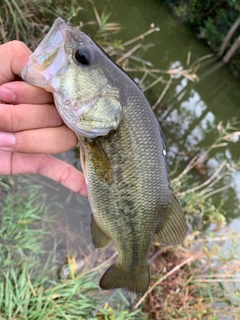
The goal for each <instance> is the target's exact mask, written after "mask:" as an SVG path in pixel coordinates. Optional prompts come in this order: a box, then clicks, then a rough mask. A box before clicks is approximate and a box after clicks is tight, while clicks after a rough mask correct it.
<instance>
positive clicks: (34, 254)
mask: <svg viewBox="0 0 240 320" xmlns="http://www.w3.org/2000/svg"><path fill="white" fill-rule="evenodd" d="M83 4H84V5H86V4H87V5H90V7H91V8H92V17H93V19H92V20H90V21H82V20H81V19H80V17H79V13H81V14H82V13H83ZM0 10H1V13H3V14H1V15H0V17H5V18H4V20H3V18H0V39H1V42H5V41H8V40H11V39H16V38H17V39H21V40H23V41H24V42H25V43H26V44H28V45H29V46H30V47H31V48H35V47H36V45H37V43H38V42H39V40H40V38H42V34H43V33H45V32H46V31H47V29H48V27H49V26H50V25H51V24H52V21H53V20H54V19H55V18H56V17H57V16H62V17H63V18H65V19H67V20H69V21H72V23H73V24H75V25H78V26H79V27H83V28H85V27H86V28H92V30H93V34H94V35H95V36H94V37H95V39H97V41H98V43H100V44H101V45H102V46H104V48H105V50H106V51H107V52H108V54H109V55H110V56H112V57H113V59H114V60H115V61H117V63H119V64H120V65H121V66H122V67H123V68H124V69H125V70H126V71H128V72H130V73H132V75H136V77H135V80H136V82H137V83H138V85H139V86H140V87H141V88H142V89H143V91H145V92H147V90H149V89H151V88H152V87H154V86H155V85H157V84H159V83H162V84H164V90H163V91H162V93H161V94H160V95H159V97H158V98H157V100H156V101H155V102H154V103H153V107H156V106H157V105H159V104H160V103H161V101H162V100H163V99H164V95H165V94H166V92H167V91H168V89H169V87H170V86H173V85H175V80H176V79H177V78H178V79H179V77H183V78H186V79H188V80H190V81H197V80H198V77H197V71H198V68H199V66H200V63H201V62H202V61H203V60H206V59H208V58H210V56H205V57H202V58H201V59H199V60H197V61H195V62H193V63H190V56H188V57H187V59H186V61H187V62H186V67H185V68H184V69H181V70H180V69H172V70H160V69H156V68H154V66H152V64H151V62H149V61H145V60H142V59H140V58H139V57H138V55H136V54H135V53H136V51H137V50H140V49H143V48H145V47H147V46H150V45H153V44H149V43H146V42H144V39H145V38H146V37H147V36H148V35H149V34H151V33H152V32H157V31H158V29H157V28H155V27H151V28H150V29H149V30H146V32H144V33H143V34H140V35H138V36H136V37H135V38H133V39H131V40H129V41H125V42H123V41H121V40H120V39H116V38H115V34H116V33H117V32H118V31H119V30H120V25H119V24H117V23H113V22H111V21H110V14H109V13H108V12H107V11H106V10H105V11H103V12H102V13H99V12H98V11H97V9H96V8H95V6H94V5H91V4H90V1H87V0H86V1H85V2H84V1H83V2H81V5H80V4H79V1H76V0H71V1H69V4H68V6H67V7H66V5H65V3H64V1H56V0H49V1H46V0H41V1H29V0H21V1H18V2H16V1H14V0H8V1H1V0H0ZM20 12H21V13H20ZM36 12H37V13H38V14H36ZM81 17H82V15H81ZM83 20H84V19H83ZM76 21H78V22H77V23H76ZM79 21H80V22H79ZM178 81H179V80H178ZM218 131H219V138H218V139H217V140H216V141H215V142H214V143H213V144H212V146H210V147H208V148H206V151H205V152H204V155H202V157H203V158H204V157H208V156H210V153H211V152H212V150H213V149H214V150H215V149H216V148H222V147H223V148H224V147H226V145H227V144H228V143H232V142H234V139H235V138H236V137H238V136H239V130H238V129H237V126H233V125H232V124H230V123H227V124H226V125H225V126H224V125H223V124H222V123H220V124H219V126H218ZM235 140H236V139H235ZM180 161H181V159H179V162H180ZM200 162H201V161H200V160H199V158H198V157H197V156H194V157H193V158H192V160H191V161H190V163H189V164H188V165H187V166H186V168H185V169H184V170H183V172H182V173H180V174H179V175H178V176H176V172H177V171H178V168H177V166H176V172H172V177H174V178H173V180H172V183H173V186H174V189H175V190H176V192H177V193H178V197H179V198H180V199H181V203H182V205H183V208H184V210H185V212H186V213H187V219H188V223H189V225H190V226H191V228H192V229H193V230H194V231H192V232H191V235H189V236H188V237H187V239H186V240H185V241H184V243H183V244H182V245H181V246H179V247H178V248H162V247H161V246H160V244H159V243H156V242H154V243H153V246H152V249H151V253H150V262H151V273H152V277H151V285H150V287H149V290H148V291H147V293H146V294H145V295H144V296H143V297H142V298H139V297H137V296H136V295H128V294H127V293H126V292H124V291H121V290H117V291H115V292H114V293H113V294H112V293H109V292H102V291H101V290H100V289H99V287H98V280H97V279H99V273H102V271H103V270H102V268H104V269H106V268H107V267H108V266H110V265H111V264H112V261H113V260H114V259H115V258H116V254H115V253H113V254H112V255H111V256H109V253H105V252H102V253H100V256H98V258H96V255H94V256H91V255H89V256H87V257H85V258H79V257H78V256H77V255H75V254H72V252H67V256H66V263H65V264H62V263H59V260H61V259H59V237H61V235H60V236H59V235H58V234H57V232H59V229H57V231H56V223H57V217H56V216H55V214H54V212H57V210H58V207H57V206H58V204H57V203H56V202H54V201H53V200H52V199H51V200H49V199H48V195H47V194H46V193H45V192H44V190H43V188H42V185H41V183H43V182H41V183H38V184H36V183H33V182H32V181H33V180H32V179H31V180H29V179H28V178H23V177H20V178H16V177H15V178H12V177H5V178H4V177H2V178H0V200H1V204H0V266H1V268H0V319H9V320H10V319H30V320H31V319H109V320H110V319H111V320H115V319H119V320H120V319H140V320H141V319H142V320H144V319H157V320H158V319H162V320H165V319H166V320H168V319H169V320H170V319H188V320H195V319H199V320H200V319H207V320H208V319H209V320H210V319H211V320H213V319H219V317H220V316H224V315H226V319H230V318H229V317H231V319H239V318H240V314H239V310H238V305H239V301H240V290H239V286H238V283H239V281H240V278H239V277H240V275H239V271H240V265H239V262H238V260H239V253H238V252H239V245H238V243H239V242H238V240H239V236H238V235H237V234H234V233H232V232H231V230H228V229H224V224H225V219H224V212H223V210H222V208H221V204H219V206H218V207H216V206H215V205H214V204H213V201H212V196H213V195H214V194H215V193H216V192H221V191H222V187H218V185H219V182H221V181H223V179H225V178H226V177H227V176H228V175H229V172H230V170H233V168H231V167H230V166H229V164H228V163H227V162H223V163H222V165H220V167H219V168H218V169H217V170H216V172H214V173H213V174H212V176H211V177H208V178H207V179H206V181H204V182H202V183H200V184H198V185H192V186H191V187H189V181H190V179H189V175H190V174H191V170H194V169H196V168H198V170H200V169H201V163H200ZM225 187H227V186H225ZM225 231H226V233H225ZM66 234H67V237H69V238H71V239H73V240H72V241H74V239H75V236H74V235H72V233H71V230H70V231H69V230H68V231H67V232H66ZM80 240H81V239H80ZM80 240H79V238H78V240H77V241H80ZM75 241H76V240H75ZM85 242H86V241H85ZM85 242H84V239H82V242H78V243H84V245H85ZM49 248H50V249H49ZM107 254H108V255H107ZM99 261H104V262H103V263H102V264H99ZM59 275H60V278H59Z"/></svg>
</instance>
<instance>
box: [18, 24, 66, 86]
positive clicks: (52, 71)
mask: <svg viewBox="0 0 240 320" xmlns="http://www.w3.org/2000/svg"><path fill="white" fill-rule="evenodd" d="M68 29H71V27H70V26H69V25H68V24H67V23H66V22H65V21H64V20H63V19H62V18H58V19H56V21H55V22H54V24H53V25H52V27H51V29H50V30H49V32H48V33H47V35H46V36H45V37H44V39H43V40H42V41H41V42H40V44H39V45H38V47H37V48H36V50H35V51H34V52H33V53H32V54H31V55H30V57H29V61H28V63H27V64H26V65H25V66H24V68H23V69H22V71H21V72H20V77H21V78H22V79H23V80H25V81H27V82H29V83H31V84H32V85H36V86H39V87H42V88H44V89H45V90H47V91H52V89H51V87H50V85H49V79H50V78H51V77H52V76H53V75H56V74H57V73H59V72H64V70H65V69H66V68H67V66H68V61H67V55H66V52H65V50H64V37H65V34H66V31H67V30H68Z"/></svg>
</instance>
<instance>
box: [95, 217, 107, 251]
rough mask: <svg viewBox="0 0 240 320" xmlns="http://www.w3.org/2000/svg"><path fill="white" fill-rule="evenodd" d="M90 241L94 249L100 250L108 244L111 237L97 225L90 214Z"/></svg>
mask: <svg viewBox="0 0 240 320" xmlns="http://www.w3.org/2000/svg"><path fill="white" fill-rule="evenodd" d="M91 233H92V242H93V245H94V248H95V250H97V251H98V250H101V249H104V248H106V247H108V246H109V245H110V243H111V242H112V239H111V238H110V237H109V236H108V235H107V234H106V233H105V232H104V231H102V229H101V228H100V227H99V226H98V225H97V223H96V221H95V220H94V217H93V215H92V219H91Z"/></svg>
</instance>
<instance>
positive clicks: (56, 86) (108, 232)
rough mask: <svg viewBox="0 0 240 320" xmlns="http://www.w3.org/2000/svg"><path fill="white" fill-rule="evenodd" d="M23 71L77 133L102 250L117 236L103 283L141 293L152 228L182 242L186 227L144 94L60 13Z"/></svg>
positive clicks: (164, 241)
mask: <svg viewBox="0 0 240 320" xmlns="http://www.w3.org/2000/svg"><path fill="white" fill-rule="evenodd" d="M21 76H22V78H23V79H24V80H25V81H27V82H29V83H31V84H33V85H36V86H39V87H42V88H45V89H46V90H48V91H50V92H52V93H53V96H54V101H55V104H56V107H57V110H58V112H59V114H60V116H61V117H62V119H63V121H64V122H65V123H66V124H67V125H68V126H69V127H70V128H71V129H72V130H73V131H74V132H75V133H76V135H77V137H78V139H79V143H80V151H81V152H80V153H81V163H82V168H83V171H84V175H85V178H86V183H87V188H88V196H89V201H90V205H91V208H92V220H91V233H92V241H93V245H94V247H95V249H96V250H101V249H104V248H106V247H107V246H108V245H109V244H110V243H111V242H112V241H113V242H114V244H115V246H116V249H117V250H118V259H117V261H116V263H115V264H113V265H112V266H111V267H110V268H109V269H108V270H107V271H106V272H105V274H104V275H103V276H102V278H101V280H100V287H101V288H102V289H114V288H126V289H128V290H130V291H133V292H137V293H144V292H145V291H146V290H147V288H148V286H149V281H150V274H149V265H148V260H147V258H148V253H149V249H150V246H151V243H152V240H153V237H154V235H156V237H157V240H158V241H159V242H160V243H161V245H177V244H179V243H181V242H182V241H183V240H184V238H185V236H186V232H187V226H186V221H185V215H184V213H183V211H182V209H181V207H180V205H179V203H178V200H177V199H176V197H175V195H174V193H173V190H172V189H171V187H170V183H169V180H168V173H167V165H166V159H165V155H166V151H165V144H164V141H163V136H162V133H161V129H160V126H159V123H158V121H157V119H156V117H155V115H154V113H153V111H152V109H151V107H150V105H149V103H148V101H147V99H146V98H145V96H144V94H143V92H142V91H141V90H140V89H139V87H138V86H137V85H136V83H135V82H134V81H133V80H132V79H131V78H130V77H129V76H128V75H127V74H126V73H125V72H124V71H123V70H122V69H121V68H119V67H118V66H117V65H116V64H115V63H114V62H113V61H112V60H111V59H110V58H109V56H108V55H107V54H106V53H105V52H104V51H103V50H102V49H101V48H100V47H99V46H98V45H97V44H96V43H95V42H94V41H93V40H92V39H91V38H90V37H89V36H87V35H86V34H84V33H83V32H82V31H80V30H77V29H73V28H71V27H70V26H69V25H68V24H66V23H65V22H64V20H62V19H61V18H58V19H57V20H56V21H55V22H54V24H53V26H52V28H51V29H50V31H49V32H48V34H47V35H46V36H45V38H44V39H43V40H42V42H41V43H40V44H39V46H38V47H37V49H36V50H35V51H34V53H33V54H32V55H31V56H30V58H29V62H28V63H27V65H26V66H25V67H24V69H23V70H22V72H21Z"/></svg>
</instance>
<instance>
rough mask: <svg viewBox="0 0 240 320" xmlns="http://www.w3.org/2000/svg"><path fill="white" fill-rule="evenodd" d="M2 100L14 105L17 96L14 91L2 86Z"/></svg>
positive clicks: (0, 98) (0, 89)
mask: <svg viewBox="0 0 240 320" xmlns="http://www.w3.org/2000/svg"><path fill="white" fill-rule="evenodd" d="M0 100H2V101H5V102H9V103H13V102H15V101H16V94H15V93H14V92H13V91H12V90H10V89H8V88H6V87H3V86H2V87H0Z"/></svg>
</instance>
